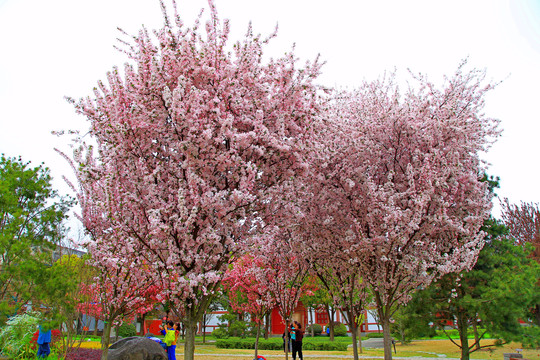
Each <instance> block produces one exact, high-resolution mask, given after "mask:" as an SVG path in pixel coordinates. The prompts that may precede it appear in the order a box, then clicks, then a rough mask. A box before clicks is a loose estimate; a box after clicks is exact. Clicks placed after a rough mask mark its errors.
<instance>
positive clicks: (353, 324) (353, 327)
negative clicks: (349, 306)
mask: <svg viewBox="0 0 540 360" xmlns="http://www.w3.org/2000/svg"><path fill="white" fill-rule="evenodd" d="M349 316H350V317H352V318H353V321H350V322H349V327H350V328H351V336H352V346H353V347H352V348H353V356H354V360H358V343H357V342H356V335H357V331H356V321H354V316H352V315H349Z"/></svg>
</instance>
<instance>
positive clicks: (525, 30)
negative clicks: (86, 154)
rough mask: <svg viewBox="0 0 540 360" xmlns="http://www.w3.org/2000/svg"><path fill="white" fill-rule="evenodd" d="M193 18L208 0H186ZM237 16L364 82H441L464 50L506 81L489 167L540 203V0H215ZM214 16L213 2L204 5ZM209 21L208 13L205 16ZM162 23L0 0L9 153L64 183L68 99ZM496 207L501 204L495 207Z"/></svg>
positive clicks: (0, 75) (100, 5)
mask: <svg viewBox="0 0 540 360" xmlns="http://www.w3.org/2000/svg"><path fill="white" fill-rule="evenodd" d="M178 4H179V8H180V11H181V13H182V14H183V18H184V22H185V23H186V25H192V24H193V21H194V19H195V17H196V15H197V14H198V13H199V11H200V9H201V8H203V7H204V8H208V5H207V2H206V1H204V0H179V1H178ZM216 4H217V8H218V11H219V14H220V17H221V18H228V19H230V21H231V27H232V34H231V40H234V41H236V40H238V39H240V38H241V37H242V36H243V34H244V33H245V30H246V28H247V24H248V22H249V21H250V20H251V21H252V23H253V27H254V30H255V32H258V33H259V32H260V33H262V34H263V35H264V34H269V33H270V32H271V31H272V30H273V29H274V27H275V25H276V23H277V24H279V32H278V37H277V38H276V39H275V40H274V41H273V42H272V43H271V46H270V47H269V49H268V52H269V55H271V56H279V55H281V54H282V53H284V52H285V51H288V50H290V48H291V46H292V44H293V43H296V54H297V55H298V57H300V59H301V60H308V59H314V58H315V56H316V55H317V54H320V55H321V59H322V60H324V61H326V62H327V64H326V65H325V66H324V68H323V75H322V77H321V79H320V81H321V82H322V83H323V84H325V85H328V86H347V87H349V88H351V87H354V86H355V85H357V84H360V82H361V81H362V80H363V79H367V80H371V79H375V78H377V77H378V76H380V75H381V74H382V73H383V72H384V71H386V70H393V69H394V68H396V69H397V70H398V76H399V77H402V78H405V77H406V76H407V68H410V69H411V70H413V71H414V72H423V73H425V74H427V75H428V76H429V77H430V79H431V80H433V81H435V82H436V83H440V82H441V81H442V77H443V75H444V74H448V75H451V74H453V72H454V71H455V69H456V68H457V66H458V64H459V62H460V60H461V59H464V58H465V57H468V58H469V68H472V67H476V68H485V69H487V74H488V78H489V79H493V80H496V81H497V80H504V81H503V83H502V84H501V85H499V87H498V88H496V89H495V90H493V91H492V93H491V94H490V95H489V96H488V98H487V106H486V109H485V110H486V114H487V115H489V116H491V117H495V118H498V119H500V120H501V121H502V128H503V129H504V133H503V135H502V137H501V138H500V139H499V141H498V142H497V144H496V145H495V146H494V147H493V148H492V149H491V151H490V152H489V153H488V154H487V156H486V159H487V160H488V161H489V162H490V163H491V167H490V170H489V173H490V174H492V175H497V176H500V177H501V188H500V189H499V190H498V194H499V196H500V197H508V198H509V199H510V200H511V201H512V202H519V201H522V200H523V201H527V202H530V201H532V202H540V186H539V179H540V167H539V163H538V158H537V157H538V155H539V153H540V151H539V150H540V141H539V139H538V136H539V134H538V132H539V129H540V111H539V105H540V0H452V1H448V0H445V1H438V0H424V1H409V0H394V1H390V0H388V1H384V0H380V1H379V0H378V1H375V0H370V1H367V0H354V1H353V0H348V1H345V0H332V1H329V0H324V1H322V0H273V1H260V0H216ZM205 14H208V10H206V11H205ZM203 19H207V17H206V16H203ZM143 24H144V25H145V26H146V27H148V28H149V29H155V28H159V27H161V24H162V18H161V12H160V7H159V2H158V0H91V1H81V0H48V1H44V0H0V153H4V154H6V155H7V156H19V155H20V156H22V158H23V159H24V160H26V161H31V162H32V164H34V165H37V164H39V163H40V162H45V164H46V165H47V166H48V167H50V168H51V171H52V175H53V176H54V177H55V186H56V187H57V188H59V189H60V191H61V192H66V191H67V188H66V186H65V185H63V183H62V180H61V177H62V175H68V176H69V175H70V170H69V168H68V167H67V166H66V164H65V162H64V160H63V159H61V158H60V157H59V156H58V155H57V154H56V153H55V152H54V151H53V148H54V147H60V148H63V149H67V147H66V142H67V139H59V138H57V137H54V136H52V135H51V131H52V130H62V129H80V130H84V129H85V128H86V127H87V124H86V122H85V120H84V119H83V118H82V117H80V116H78V115H76V114H75V112H74V109H73V108H72V107H71V105H69V104H68V103H67V102H66V101H65V100H64V96H66V95H67V96H71V97H74V98H79V97H82V96H87V95H91V92H92V88H93V87H94V86H95V84H96V82H97V80H99V79H105V73H106V72H107V71H108V70H110V69H111V68H112V66H113V65H119V66H120V67H121V66H122V64H123V63H124V62H125V60H126V59H125V57H124V56H123V55H122V54H121V53H119V52H117V51H116V50H114V49H113V45H114V44H116V38H117V37H118V36H119V35H120V34H119V32H118V31H117V30H116V28H117V27H121V28H123V29H124V30H126V31H127V32H128V33H130V34H134V33H136V32H137V31H138V30H139V29H140V28H141V26H142V25H143ZM497 212H498V210H497V208H496V209H495V214H497Z"/></svg>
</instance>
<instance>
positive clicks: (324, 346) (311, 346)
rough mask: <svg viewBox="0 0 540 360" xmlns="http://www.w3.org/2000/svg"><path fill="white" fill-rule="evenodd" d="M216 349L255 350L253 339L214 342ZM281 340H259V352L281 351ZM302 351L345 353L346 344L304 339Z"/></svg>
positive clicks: (231, 339) (230, 339)
mask: <svg viewBox="0 0 540 360" xmlns="http://www.w3.org/2000/svg"><path fill="white" fill-rule="evenodd" d="M216 347H217V348H219V349H255V339H240V338H229V339H219V340H216ZM281 349H283V340H282V339H280V338H273V339H268V340H265V339H260V340H259V350H281ZM302 349H303V350H319V351H346V350H347V344H346V343H339V342H330V341H328V342H311V341H309V339H305V338H304V341H303V342H302Z"/></svg>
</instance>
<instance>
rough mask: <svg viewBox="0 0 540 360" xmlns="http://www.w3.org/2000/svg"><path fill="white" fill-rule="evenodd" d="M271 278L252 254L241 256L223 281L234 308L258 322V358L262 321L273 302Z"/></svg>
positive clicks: (262, 264) (272, 307)
mask: <svg viewBox="0 0 540 360" xmlns="http://www.w3.org/2000/svg"><path fill="white" fill-rule="evenodd" d="M274 281H275V279H273V278H272V277H271V276H269V274H268V271H267V269H266V268H265V267H264V263H263V262H262V260H261V259H260V258H256V257H253V256H251V255H244V256H243V257H241V258H239V259H238V260H237V261H236V262H234V263H233V264H232V267H231V268H230V269H229V270H228V271H227V273H226V275H225V279H224V281H223V286H224V288H225V289H227V290H228V293H229V299H230V302H231V307H232V308H233V310H235V311H238V312H245V313H248V314H250V315H251V320H252V321H254V322H255V323H256V324H257V335H256V339H255V359H257V358H258V350H259V338H260V334H261V324H262V323H263V322H264V319H265V317H266V315H267V314H269V313H271V312H272V310H273V309H274V307H275V305H276V301H275V299H274V297H273V293H272V292H271V291H270V288H271V287H272V283H273V282H274Z"/></svg>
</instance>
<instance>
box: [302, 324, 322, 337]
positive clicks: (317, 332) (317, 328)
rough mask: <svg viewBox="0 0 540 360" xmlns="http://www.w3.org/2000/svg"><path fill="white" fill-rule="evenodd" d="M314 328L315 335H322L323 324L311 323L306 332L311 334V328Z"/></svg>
mask: <svg viewBox="0 0 540 360" xmlns="http://www.w3.org/2000/svg"><path fill="white" fill-rule="evenodd" d="M312 328H313V333H314V334H315V335H320V334H321V333H322V325H320V324H313V325H309V326H308V327H307V329H306V334H311V329H312Z"/></svg>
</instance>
